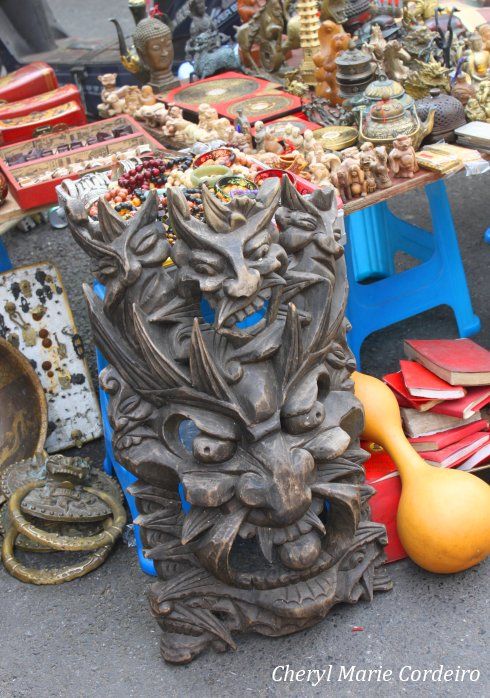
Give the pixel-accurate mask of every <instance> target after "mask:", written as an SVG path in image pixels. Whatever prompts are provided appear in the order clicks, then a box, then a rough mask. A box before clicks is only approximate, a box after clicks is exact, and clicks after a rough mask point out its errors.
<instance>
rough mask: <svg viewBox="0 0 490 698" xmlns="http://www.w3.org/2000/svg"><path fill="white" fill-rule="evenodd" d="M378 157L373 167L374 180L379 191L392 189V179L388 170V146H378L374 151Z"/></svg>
mask: <svg viewBox="0 0 490 698" xmlns="http://www.w3.org/2000/svg"><path fill="white" fill-rule="evenodd" d="M374 151H375V155H376V163H375V165H374V167H373V173H374V179H375V181H376V187H377V188H378V189H388V188H389V187H391V184H392V182H391V178H390V173H389V170H388V153H387V152H386V146H384V145H378V146H376V148H375V149H374Z"/></svg>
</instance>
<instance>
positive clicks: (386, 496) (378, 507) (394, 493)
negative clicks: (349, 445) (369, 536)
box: [361, 442, 407, 562]
mask: <svg viewBox="0 0 490 698" xmlns="http://www.w3.org/2000/svg"><path fill="white" fill-rule="evenodd" d="M361 446H362V448H364V449H365V450H366V451H368V453H370V454H371V457H370V458H369V460H367V461H366V462H365V463H364V468H365V470H366V483H367V484H368V485H371V487H374V489H375V490H376V494H375V495H373V496H372V497H371V499H370V500H369V506H370V507H371V518H372V520H373V521H376V522H377V523H382V524H384V525H385V526H386V533H387V534H388V545H387V546H386V547H385V553H386V558H387V561H388V562H395V561H396V560H402V559H403V558H405V557H407V553H406V552H405V550H404V548H403V546H402V544H401V543H400V539H399V538H398V533H397V530H396V514H397V511H398V502H399V501H400V496H401V492H402V486H401V480H400V476H399V475H398V472H397V469H396V465H395V464H394V463H393V461H392V460H391V458H390V456H389V455H388V454H387V453H386V451H384V450H383V449H381V448H380V447H379V446H376V444H369V443H366V442H362V443H361Z"/></svg>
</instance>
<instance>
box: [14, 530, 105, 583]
mask: <svg viewBox="0 0 490 698" xmlns="http://www.w3.org/2000/svg"><path fill="white" fill-rule="evenodd" d="M18 535H19V532H18V531H17V530H16V529H15V528H14V527H13V526H11V527H10V528H9V530H8V531H7V533H6V534H5V538H4V540H3V545H2V561H3V564H4V565H5V569H6V570H7V572H9V573H10V574H11V575H12V576H13V577H15V578H16V579H19V580H20V581H21V582H27V583H28V584H38V585H47V584H63V583H64V582H71V581H72V580H73V579H78V577H83V576H84V575H85V574H87V573H88V572H92V570H95V569H97V567H99V566H100V565H101V564H102V563H103V562H104V560H105V559H106V557H107V556H108V555H109V552H110V550H111V548H112V545H106V546H104V547H102V548H99V549H98V550H96V551H95V552H94V553H93V554H92V555H90V556H89V557H88V558H87V559H86V560H83V561H82V562H78V563H76V564H74V565H65V566H63V567H59V568H58V569H49V570H39V569H36V568H34V567H27V566H26V565H23V564H22V563H21V562H19V561H18V560H16V558H15V554H14V548H15V541H16V539H17V536H18Z"/></svg>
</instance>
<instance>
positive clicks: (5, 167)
mask: <svg viewBox="0 0 490 698" xmlns="http://www.w3.org/2000/svg"><path fill="white" fill-rule="evenodd" d="M114 129H116V133H117V129H127V130H128V131H129V129H130V131H131V132H130V133H126V134H125V135H122V136H119V137H111V138H108V139H107V140H103V141H96V142H92V140H93V139H94V138H97V134H101V133H104V134H108V133H111V132H113V131H114ZM87 141H90V143H89V144H88V143H87ZM70 143H73V144H75V147H72V148H70V149H69V150H67V151H66V152H58V149H59V148H60V146H61V147H64V146H66V144H70ZM144 144H148V145H149V146H150V147H151V149H152V152H162V151H164V150H165V149H164V148H163V146H162V145H160V143H158V141H156V140H155V139H154V138H152V137H151V136H150V135H149V134H148V133H147V132H146V131H145V130H144V129H143V128H142V127H141V126H140V124H139V123H138V122H137V121H135V120H134V119H132V118H131V117H130V116H126V115H125V116H118V117H112V118H111V119H104V120H102V121H97V122H95V123H92V124H87V125H86V126H85V127H82V128H74V129H68V130H67V131H64V132H63V133H57V134H50V135H47V136H42V137H40V138H37V139H35V140H30V141H26V142H23V143H19V144H18V145H16V146H10V147H6V148H0V169H1V170H2V171H3V173H4V175H5V177H6V179H7V182H8V185H9V189H10V192H11V194H12V196H13V197H14V198H15V200H16V201H17V203H18V204H19V206H20V207H21V208H22V209H30V208H33V207H39V206H47V205H49V204H53V203H55V202H56V201H57V195H56V191H55V188H56V186H57V185H58V184H60V183H61V182H62V181H63V180H64V179H79V178H80V177H81V176H82V175H83V174H87V172H97V171H103V170H107V169H108V167H107V165H103V166H99V167H97V166H96V167H90V168H88V169H86V170H84V171H82V172H76V173H72V174H69V173H68V174H63V175H62V176H60V177H55V178H52V179H49V180H46V181H39V182H35V183H33V184H31V185H29V186H21V185H20V183H19V178H21V177H25V176H28V177H36V176H44V175H45V173H46V171H51V170H55V169H57V168H67V167H69V166H70V165H73V164H74V163H81V162H85V161H89V160H94V159H96V158H101V157H105V156H107V155H111V154H112V153H117V152H118V151H125V150H128V149H130V148H135V147H137V146H138V145H144ZM34 149H37V150H39V151H41V152H42V151H44V152H46V151H49V150H51V151H53V152H52V154H50V155H46V156H45V157H38V158H35V159H32V160H29V161H28V162H22V163H19V164H14V165H12V164H10V165H9V164H8V162H7V158H9V160H10V159H11V158H12V157H13V155H14V154H15V152H16V151H17V152H18V153H20V154H21V155H22V154H24V156H25V154H28V153H31V152H32V151H33V150H34Z"/></svg>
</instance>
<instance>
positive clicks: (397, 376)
mask: <svg viewBox="0 0 490 698" xmlns="http://www.w3.org/2000/svg"><path fill="white" fill-rule="evenodd" d="M383 380H384V382H385V383H386V385H388V386H389V387H390V388H391V389H392V391H393V392H394V394H395V397H396V399H397V402H398V404H399V405H400V407H413V409H415V410H418V411H419V412H425V411H426V410H430V409H431V407H434V406H435V405H438V404H439V403H440V402H441V400H427V399H426V398H423V397H413V395H410V393H409V392H408V390H407V387H406V385H405V382H404V380H403V376H402V372H401V371H397V373H387V374H386V376H383Z"/></svg>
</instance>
